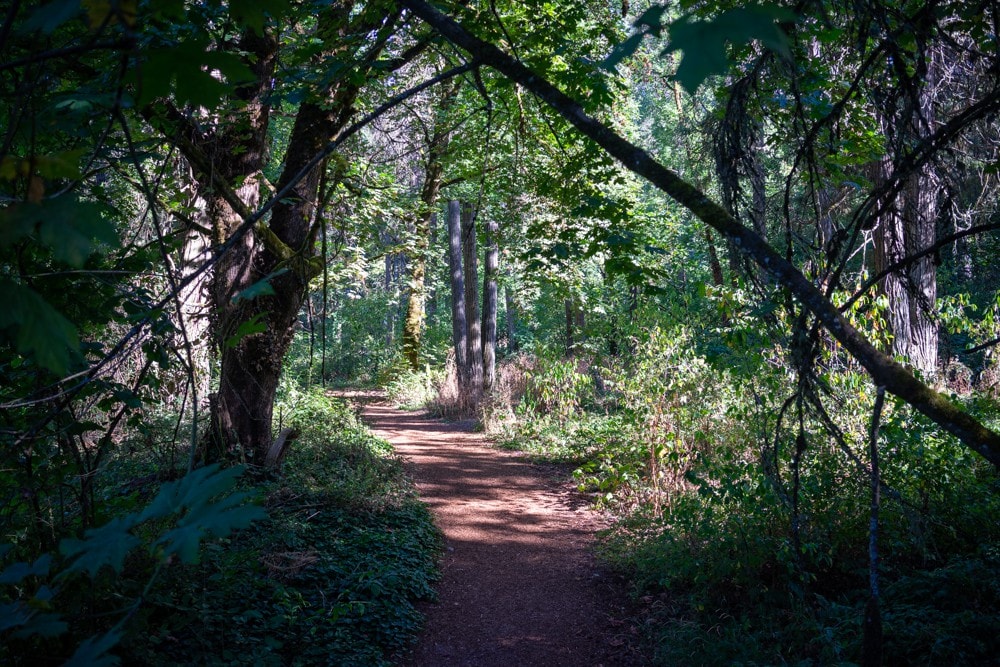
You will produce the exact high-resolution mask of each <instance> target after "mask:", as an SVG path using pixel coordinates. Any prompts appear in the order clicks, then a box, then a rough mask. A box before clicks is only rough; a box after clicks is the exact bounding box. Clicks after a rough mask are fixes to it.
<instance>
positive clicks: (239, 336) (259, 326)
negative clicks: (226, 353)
mask: <svg viewBox="0 0 1000 667" xmlns="http://www.w3.org/2000/svg"><path fill="white" fill-rule="evenodd" d="M264 315H265V313H257V314H256V315H254V316H253V317H252V318H251V319H249V320H247V321H246V322H244V323H243V324H241V325H240V326H239V328H238V329H237V330H236V333H234V334H233V335H232V336H230V337H229V338H227V339H226V342H225V347H226V349H227V350H231V349H233V348H234V347H236V346H237V345H239V344H240V341H241V340H243V339H244V338H246V337H247V336H252V335H253V334H257V333H262V332H264V331H267V324H265V323H264V322H261V321H260V318H261V317H263V316H264Z"/></svg>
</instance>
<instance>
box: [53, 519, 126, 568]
mask: <svg viewBox="0 0 1000 667" xmlns="http://www.w3.org/2000/svg"><path fill="white" fill-rule="evenodd" d="M136 523H137V521H136V518H135V515H133V514H129V515H126V516H124V517H115V518H114V519H112V520H111V521H108V522H107V523H106V524H104V525H103V526H101V527H100V528H91V529H90V530H88V531H87V532H86V533H85V534H84V539H82V540H75V539H64V540H63V541H62V542H61V543H60V544H59V551H60V552H61V553H62V554H63V555H64V556H66V557H67V558H70V559H72V561H73V562H72V563H70V565H69V567H67V568H66V569H65V570H64V571H63V572H62V573H61V574H60V576H66V575H68V574H71V573H73V572H81V571H82V572H87V573H88V574H89V575H90V577H91V578H92V579H93V578H94V577H96V576H97V574H98V572H100V570H101V568H103V567H104V566H105V565H107V566H110V567H111V569H112V570H114V571H115V572H116V573H117V572H121V571H122V567H123V565H124V563H125V556H127V555H128V552H129V551H131V550H132V549H134V548H135V547H137V546H139V544H141V542H140V541H139V538H137V537H136V536H135V535H132V533H130V532H129V531H130V530H131V529H132V528H134V527H135V525H136Z"/></svg>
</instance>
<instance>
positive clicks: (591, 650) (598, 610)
mask: <svg viewBox="0 0 1000 667" xmlns="http://www.w3.org/2000/svg"><path fill="white" fill-rule="evenodd" d="M363 415H364V419H365V421H366V422H367V423H368V424H369V425H370V426H371V427H372V430H374V431H375V433H376V434H378V435H379V436H381V437H383V438H385V439H387V440H389V441H390V442H392V443H393V445H394V446H395V447H396V450H397V451H398V452H399V453H400V454H401V455H402V456H403V458H404V461H405V464H406V467H407V470H408V471H409V473H410V474H411V475H412V476H413V478H414V480H415V482H416V485H417V488H418V489H419V491H420V495H421V497H422V498H423V500H424V501H425V502H426V503H427V504H428V505H429V506H430V508H431V509H432V511H433V512H434V515H435V520H436V523H437V524H438V526H439V527H440V528H441V530H442V531H443V533H444V535H445V549H446V551H445V555H444V558H443V560H442V570H443V576H442V581H441V583H440V585H439V587H438V591H439V595H440V599H439V601H438V602H437V603H436V604H431V605H427V606H426V607H425V609H424V611H425V613H426V614H427V629H426V631H425V633H424V635H423V638H422V640H421V642H420V643H419V645H418V646H417V648H416V649H415V651H414V654H413V655H412V656H411V657H410V659H409V660H408V662H407V663H406V664H407V665H410V666H411V667H438V666H441V667H448V666H458V665H462V666H470V667H471V666H476V667H479V666H482V667H489V666H494V665H495V666H497V667H499V666H501V665H502V666H503V667H512V666H531V665H539V666H542V665H545V666H549V665H565V666H567V667H569V666H574V667H576V666H597V665H605V666H609V667H610V666H611V665H637V664H641V663H642V661H641V660H640V659H638V658H637V657H636V656H634V655H633V654H632V653H631V652H630V651H628V650H627V649H626V645H627V642H625V641H624V640H623V639H624V638H623V636H622V635H623V633H624V632H626V630H625V628H626V627H627V626H626V624H625V623H623V622H622V621H621V620H619V618H620V617H621V616H622V615H623V614H624V612H623V609H622V606H621V603H620V592H619V591H618V589H617V587H616V586H615V585H614V582H613V581H612V578H611V577H609V575H608V574H607V573H605V572H604V571H602V570H601V569H600V568H599V567H598V566H597V565H596V564H595V562H594V558H593V543H594V533H595V531H596V530H598V529H599V528H601V527H603V523H602V520H601V518H600V517H599V515H597V514H595V513H594V512H592V511H591V510H589V509H588V507H587V503H586V500H585V499H584V498H582V497H581V496H580V495H579V494H577V493H575V492H574V491H573V489H572V484H571V483H569V482H568V481H566V480H565V475H564V474H557V472H559V471H557V470H556V469H555V468H554V467H552V466H544V465H535V464H532V463H530V462H527V461H525V460H523V459H522V458H520V457H519V456H518V455H516V454H512V453H510V452H504V451H501V450H497V449H491V448H489V447H488V445H487V443H486V442H485V441H484V439H483V438H482V437H481V436H479V435H477V434H475V433H472V432H470V426H471V424H470V423H468V422H454V423H449V422H442V421H439V420H435V419H431V418H429V417H427V416H426V415H425V414H424V413H414V412H402V411H400V410H396V409H393V408H391V407H389V406H387V405H383V404H380V403H374V402H369V403H368V404H367V405H366V406H365V408H364V412H363Z"/></svg>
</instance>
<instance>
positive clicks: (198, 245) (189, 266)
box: [178, 200, 212, 410]
mask: <svg viewBox="0 0 1000 667" xmlns="http://www.w3.org/2000/svg"><path fill="white" fill-rule="evenodd" d="M204 204H205V202H204V200H202V201H201V205H202V206H204ZM210 258H211V248H210V245H209V240H208V238H207V237H206V236H205V235H204V234H202V233H201V232H199V231H197V230H195V229H192V230H190V231H188V233H187V235H186V237H185V239H184V247H183V248H182V250H181V277H182V278H188V277H189V276H191V275H192V274H193V273H194V272H195V271H197V270H198V269H199V268H200V267H201V266H202V265H203V264H204V263H205V262H207V261H208V260H209V259H210ZM210 276H211V274H210V273H208V272H202V273H200V274H199V275H198V276H197V277H195V278H194V279H193V280H192V281H191V282H190V283H189V284H188V285H186V286H185V287H184V288H182V289H181V291H180V294H179V295H178V296H179V300H180V304H181V317H182V318H183V324H184V328H185V330H186V337H187V341H188V343H189V344H190V348H191V359H190V362H191V370H190V372H191V377H190V380H191V382H192V391H193V393H194V397H193V400H194V402H195V403H197V408H198V409H199V410H200V409H201V408H204V407H206V406H208V394H209V392H210V388H211V386H212V383H211V381H212V353H211V351H212V340H211V330H210V325H211V318H210V316H209V314H210V308H209V295H208V287H209V282H210V281H209V278H210Z"/></svg>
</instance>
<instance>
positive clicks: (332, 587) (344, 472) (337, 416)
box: [123, 392, 440, 667]
mask: <svg viewBox="0 0 1000 667" xmlns="http://www.w3.org/2000/svg"><path fill="white" fill-rule="evenodd" d="M293 399H294V405H293V406H292V409H291V410H290V412H289V413H288V416H287V422H286V423H288V424H289V425H291V426H294V427H296V428H297V429H299V431H300V432H301V435H300V437H299V438H298V440H296V441H295V442H294V444H293V446H292V450H291V452H290V453H289V455H288V457H287V459H286V460H285V463H284V469H283V474H282V475H281V476H280V477H278V478H276V479H273V480H270V481H267V482H264V483H262V484H260V485H258V486H257V487H256V490H257V492H258V493H259V494H260V497H261V498H262V500H263V504H264V506H265V507H266V509H267V518H266V519H264V520H262V521H259V522H257V523H256V524H254V526H253V527H251V528H250V529H247V530H244V531H241V532H239V533H236V534H234V535H233V536H232V537H230V538H229V539H227V540H224V541H220V542H216V543H213V544H210V545H209V546H208V547H207V548H206V553H205V554H204V557H203V559H202V562H201V564H200V565H198V566H197V567H193V568H187V569H184V570H181V571H178V572H177V573H175V576H173V577H170V578H169V581H167V582H165V583H164V585H163V586H161V587H158V588H157V589H156V590H155V591H153V593H152V594H151V595H149V596H148V599H147V601H146V604H144V605H143V608H142V611H141V616H140V618H139V619H137V621H136V622H134V623H133V624H132V627H131V632H130V634H129V636H128V638H127V639H126V640H125V642H124V645H123V648H124V651H123V658H124V660H125V662H126V663H129V664H166V662H169V663H171V664H212V665H249V664H255V665H358V666H359V667H360V666H362V665H364V666H368V665H386V664H390V662H391V660H392V659H393V657H394V656H398V655H400V654H402V653H405V651H406V650H407V647H408V646H409V644H410V643H411V641H412V640H413V638H414V637H415V635H416V633H417V631H418V630H419V627H420V625H421V622H422V619H421V615H420V614H419V613H418V611H417V610H416V609H415V607H414V604H415V603H416V602H417V601H419V600H429V599H432V598H433V596H434V591H433V588H432V584H433V582H434V580H435V577H436V576H437V573H436V569H435V568H436V566H435V562H436V554H437V552H438V549H439V545H440V537H439V534H438V532H437V530H436V528H435V527H434V526H433V524H432V522H431V517H430V514H429V513H428V511H427V508H426V507H425V506H424V505H423V504H422V503H421V502H419V500H418V499H417V498H416V496H415V494H414V492H413V489H412V487H411V486H410V483H409V481H408V480H407V478H406V477H405V476H404V474H403V470H402V467H401V465H400V462H399V460H398V458H396V457H395V455H394V454H393V452H392V449H391V447H390V446H389V445H388V443H386V442H385V441H383V440H380V439H378V438H375V437H374V436H372V435H371V434H370V433H369V432H368V431H367V430H366V429H365V428H364V427H363V426H362V425H361V424H360V423H359V422H358V421H357V420H356V418H355V417H354V415H353V414H352V412H351V411H350V409H349V408H348V407H347V406H346V404H344V403H343V402H341V401H337V400H332V399H329V398H327V397H326V396H324V395H322V394H321V393H319V392H311V393H307V394H298V395H296V396H294V397H293Z"/></svg>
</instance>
